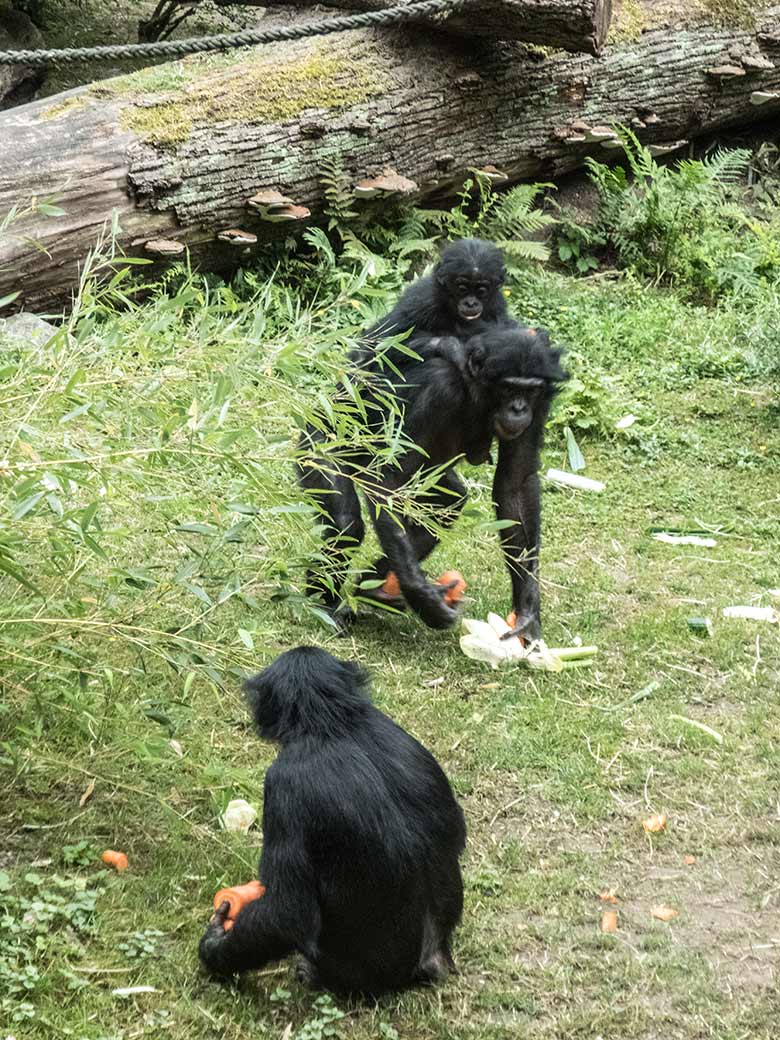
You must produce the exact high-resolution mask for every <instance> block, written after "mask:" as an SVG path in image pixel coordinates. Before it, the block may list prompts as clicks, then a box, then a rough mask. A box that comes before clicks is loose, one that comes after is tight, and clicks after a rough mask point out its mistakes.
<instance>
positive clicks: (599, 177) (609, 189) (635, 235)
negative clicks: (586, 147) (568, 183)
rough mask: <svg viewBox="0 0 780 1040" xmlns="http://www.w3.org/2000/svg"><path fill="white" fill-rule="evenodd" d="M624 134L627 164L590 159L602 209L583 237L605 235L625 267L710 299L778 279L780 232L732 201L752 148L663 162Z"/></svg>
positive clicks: (747, 291)
mask: <svg viewBox="0 0 780 1040" xmlns="http://www.w3.org/2000/svg"><path fill="white" fill-rule="evenodd" d="M620 139H621V142H622V144H623V147H624V150H625V154H626V158H627V161H628V165H627V168H626V167H623V166H619V165H618V166H614V167H610V166H606V165H604V164H603V163H599V162H597V161H596V160H595V159H588V160H586V162H587V166H588V173H589V175H590V178H591V180H592V182H593V184H594V185H595V186H596V189H597V190H598V193H599V212H598V216H597V219H596V222H595V225H594V226H593V228H591V229H584V230H583V232H582V236H583V237H584V236H586V235H591V236H594V238H595V237H598V239H600V240H603V241H604V243H605V246H606V250H607V252H608V254H612V255H613V256H614V259H615V260H616V262H617V263H618V265H619V266H621V267H624V268H627V269H629V270H631V271H633V272H634V273H635V274H637V275H639V276H641V277H643V278H651V279H654V280H657V281H667V282H670V283H672V284H673V285H676V286H678V287H679V288H680V289H681V290H683V291H684V292H686V293H688V294H689V295H691V296H693V297H698V298H701V299H704V300H713V299H715V298H717V297H718V296H719V295H721V294H724V293H730V294H734V295H741V296H747V295H750V294H751V293H753V292H756V291H758V290H759V289H760V288H761V287H762V286H766V285H767V284H768V283H771V282H776V281H777V280H778V279H780V263H779V262H778V238H779V237H780V232H778V231H777V228H776V226H775V224H774V223H762V222H761V221H759V220H754V219H750V218H748V217H747V215H746V214H745V212H744V211H743V210H742V209H741V208H739V207H738V206H737V205H736V204H735V203H734V202H733V200H732V195H733V191H734V185H735V184H736V183H738V181H739V180H740V179H741V178H742V177H743V176H744V174H745V171H746V169H747V166H748V162H749V160H750V153H749V152H747V151H745V150H740V149H734V150H731V151H727V150H721V151H717V152H714V153H713V154H712V155H709V156H706V157H705V158H703V159H683V160H680V161H678V162H676V163H674V164H673V165H670V166H665V165H661V164H660V163H658V162H656V160H655V159H654V158H653V155H652V153H651V152H650V150H649V148H646V147H645V146H644V145H642V144H641V143H640V141H639V140H638V138H637V137H636V135H635V134H634V133H633V131H631V130H629V129H627V128H625V127H623V128H621V129H620ZM573 255H574V254H573V253H572V256H573ZM569 259H571V257H570V258H569Z"/></svg>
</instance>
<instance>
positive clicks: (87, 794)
mask: <svg viewBox="0 0 780 1040" xmlns="http://www.w3.org/2000/svg"><path fill="white" fill-rule="evenodd" d="M94 790H95V781H94V779H93V780H90V782H89V783H88V784H87V786H86V787H85V788H84V794H83V795H82V796H81V798H79V809H81V808H82V807H83V806H85V805H86V804H87V802H88V801H89V800H90V798H91V797H92V792H93V791H94Z"/></svg>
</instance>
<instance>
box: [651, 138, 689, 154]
mask: <svg viewBox="0 0 780 1040" xmlns="http://www.w3.org/2000/svg"><path fill="white" fill-rule="evenodd" d="M686 144H688V141H687V140H682V141H659V143H658V144H650V145H648V146H647V150H648V152H650V154H651V155H652V156H659V155H669V154H671V153H672V152H679V150H680V149H681V148H684V147H685V145H686Z"/></svg>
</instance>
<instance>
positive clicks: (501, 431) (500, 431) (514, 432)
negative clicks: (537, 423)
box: [493, 419, 528, 441]
mask: <svg viewBox="0 0 780 1040" xmlns="http://www.w3.org/2000/svg"><path fill="white" fill-rule="evenodd" d="M493 429H494V430H495V433H496V437H498V439H499V440H501V441H515V440H517V438H518V437H519V436H520V434H521V433H525V431H526V430H527V429H528V424H527V423H525V424H524V425H523V426H519V427H518V426H512V427H509V426H504V424H503V423H502V422H501V420H500V419H496V421H495V422H494V423H493Z"/></svg>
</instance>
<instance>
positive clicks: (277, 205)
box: [246, 188, 311, 224]
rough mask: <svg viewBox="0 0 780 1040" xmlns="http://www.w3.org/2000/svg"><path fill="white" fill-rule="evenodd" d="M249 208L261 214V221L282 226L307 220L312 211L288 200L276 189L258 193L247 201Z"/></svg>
mask: <svg viewBox="0 0 780 1040" xmlns="http://www.w3.org/2000/svg"><path fill="white" fill-rule="evenodd" d="M246 204H247V206H248V207H249V208H250V209H252V210H254V211H255V212H256V213H259V214H260V219H261V220H266V221H268V222H269V223H271V224H281V223H283V222H285V221H291V220H305V219H306V218H307V217H310V216H311V210H309V209H307V208H306V207H305V206H298V205H296V204H295V202H294V201H293V199H288V198H287V196H286V195H282V193H281V192H280V191H277V190H276V189H275V188H268V189H266V190H265V191H258V192H257V194H256V195H253V196H252V198H251V199H247V203H246Z"/></svg>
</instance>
